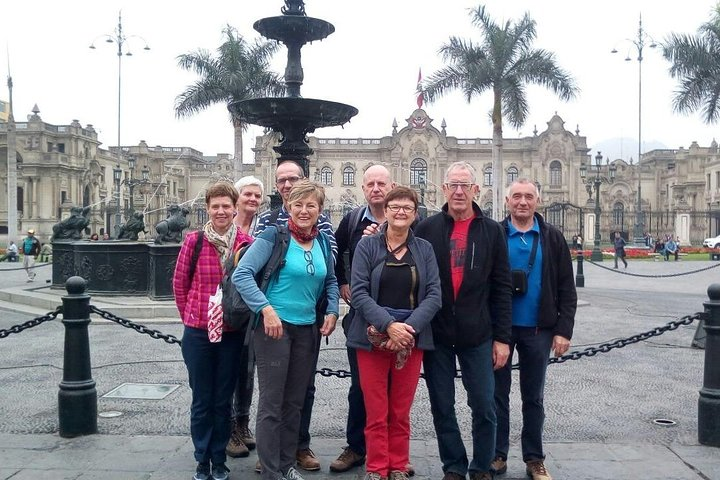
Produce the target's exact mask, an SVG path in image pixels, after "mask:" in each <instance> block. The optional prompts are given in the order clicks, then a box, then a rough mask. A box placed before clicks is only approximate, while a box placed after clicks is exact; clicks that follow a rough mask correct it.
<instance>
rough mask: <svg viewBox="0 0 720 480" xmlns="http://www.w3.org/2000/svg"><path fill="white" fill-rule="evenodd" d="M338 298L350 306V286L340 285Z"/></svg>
mask: <svg viewBox="0 0 720 480" xmlns="http://www.w3.org/2000/svg"><path fill="white" fill-rule="evenodd" d="M340 297H341V298H342V299H343V300H345V303H347V304H348V305H350V285H348V284H345V285H340Z"/></svg>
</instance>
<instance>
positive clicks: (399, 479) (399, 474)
mask: <svg viewBox="0 0 720 480" xmlns="http://www.w3.org/2000/svg"><path fill="white" fill-rule="evenodd" d="M409 478H410V476H409V475H408V474H407V472H403V471H400V470H393V471H392V472H390V476H389V477H388V480H408V479H409Z"/></svg>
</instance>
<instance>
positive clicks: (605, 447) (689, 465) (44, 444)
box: [0, 434, 720, 480]
mask: <svg viewBox="0 0 720 480" xmlns="http://www.w3.org/2000/svg"><path fill="white" fill-rule="evenodd" d="M342 445H343V440H341V439H330V438H323V439H319V440H315V442H314V448H315V452H316V454H317V455H318V457H319V458H320V460H321V463H322V465H323V468H322V470H321V471H320V472H315V473H307V474H304V476H305V477H306V478H307V479H309V480H319V479H335V480H350V479H353V480H355V479H361V478H362V475H363V472H364V471H363V469H362V468H356V469H354V470H353V471H352V472H349V473H343V474H337V473H328V469H327V467H328V465H329V463H330V462H331V461H332V460H333V459H334V458H335V457H336V456H337V453H338V451H339V448H340V447H341V446H342ZM410 450H411V456H412V458H411V461H412V462H413V464H414V465H415V467H416V470H417V475H416V476H415V478H416V479H418V480H424V479H439V478H441V477H442V471H441V469H440V461H439V459H438V453H437V444H436V442H435V441H432V440H428V441H422V440H413V441H412V442H411V448H410ZM191 451H192V444H191V443H190V439H189V438H187V437H179V436H177V437H175V436H124V435H122V436H115V435H91V436H87V437H80V438H76V439H61V438H59V437H58V436H57V435H12V434H0V478H3V479H8V480H9V479H12V480H29V479H34V480H71V479H72V480H75V479H77V480H87V479H90V478H102V479H104V480H145V479H152V480H176V479H190V478H192V474H193V472H194V469H195V464H194V463H193V461H192V456H191V454H190V452H191ZM256 458H257V457H256V455H255V454H254V453H251V455H250V457H247V458H244V459H230V461H229V462H228V466H229V468H230V469H231V478H232V479H237V480H242V479H248V480H252V479H255V478H257V479H259V476H258V475H257V474H255V473H254V471H253V467H254V465H255V460H256ZM546 464H547V466H548V469H549V470H550V472H551V473H552V474H553V478H555V479H556V480H591V479H592V480H605V479H607V480H610V479H613V480H618V479H621V480H622V479H627V480H644V479H648V480H650V479H665V480H708V479H720V449H717V448H710V447H702V446H686V445H669V446H664V445H652V444H619V443H612V444H608V443H586V442H576V443H548V444H547V462H546ZM497 478H498V479H505V480H520V479H525V478H527V477H526V476H525V471H524V468H523V464H522V462H521V461H520V459H518V458H517V457H516V456H511V458H510V460H509V464H508V473H507V474H506V475H502V476H498V477H497Z"/></svg>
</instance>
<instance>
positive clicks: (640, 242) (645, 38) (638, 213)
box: [611, 14, 657, 246]
mask: <svg viewBox="0 0 720 480" xmlns="http://www.w3.org/2000/svg"><path fill="white" fill-rule="evenodd" d="M627 41H628V42H630V43H632V44H633V45H634V46H635V48H636V49H637V54H638V56H637V61H638V154H637V175H638V184H637V205H636V206H635V225H634V226H633V241H634V242H635V245H637V246H644V245H645V235H644V231H643V225H644V224H645V214H644V213H643V211H642V194H641V192H642V185H641V182H640V181H641V178H642V177H641V173H642V169H641V165H640V158H641V157H640V155H642V61H643V49H644V48H645V45H646V44H647V46H648V47H650V48H655V47H657V44H656V43H655V41H654V40H653V39H652V37H650V36H649V35H648V34H647V33H645V30H643V26H642V14H640V21H639V22H638V32H637V38H635V39H627ZM611 53H618V51H617V49H616V48H613V49H612V51H611ZM625 61H626V62H630V61H632V58H630V55H629V54H628V55H627V56H626V57H625Z"/></svg>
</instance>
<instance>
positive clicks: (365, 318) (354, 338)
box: [347, 232, 442, 350]
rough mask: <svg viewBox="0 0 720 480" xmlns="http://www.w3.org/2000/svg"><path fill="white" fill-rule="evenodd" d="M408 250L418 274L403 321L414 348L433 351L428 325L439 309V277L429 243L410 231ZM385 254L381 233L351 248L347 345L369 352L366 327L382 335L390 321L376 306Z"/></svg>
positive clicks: (362, 240) (386, 314)
mask: <svg viewBox="0 0 720 480" xmlns="http://www.w3.org/2000/svg"><path fill="white" fill-rule="evenodd" d="M408 249H409V250H410V252H411V254H412V256H413V259H414V260H415V264H416V266H417V271H418V282H419V283H418V305H417V308H415V310H413V312H412V314H411V315H410V316H409V317H408V318H407V319H406V320H405V323H407V324H408V325H411V326H412V327H413V328H414V329H415V332H416V339H415V346H416V347H417V348H419V349H421V350H433V349H434V348H435V346H434V343H433V337H432V329H431V328H430V322H431V321H432V319H433V317H434V316H435V314H436V313H437V311H438V310H440V306H441V304H442V303H441V302H442V300H441V295H440V276H439V274H438V266H437V262H436V260H435V253H434V252H433V248H432V246H431V245H430V243H429V242H427V241H425V240H423V239H421V238H417V237H415V236H414V235H413V234H412V232H410V233H409V237H408ZM387 254H388V251H387V247H386V244H385V234H384V233H379V234H377V235H372V236H369V237H364V238H362V239H361V240H360V242H358V244H357V247H356V248H355V254H354V255H353V262H352V269H351V272H352V277H351V280H350V285H351V286H352V291H351V296H352V306H353V310H354V312H355V315H354V316H353V318H352V320H351V321H350V326H349V328H348V332H347V346H348V347H351V348H363V349H365V350H370V349H371V345H370V341H369V340H368V338H367V327H368V325H374V326H375V328H377V329H378V331H380V332H385V331H386V330H387V327H388V326H389V325H390V323H392V322H393V318H392V317H391V316H390V314H389V313H388V312H387V311H386V310H385V309H384V308H383V307H381V306H379V305H378V304H377V303H376V300H377V298H378V296H379V293H380V275H381V274H382V269H383V267H384V265H385V261H384V260H385V258H386V257H387Z"/></svg>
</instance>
